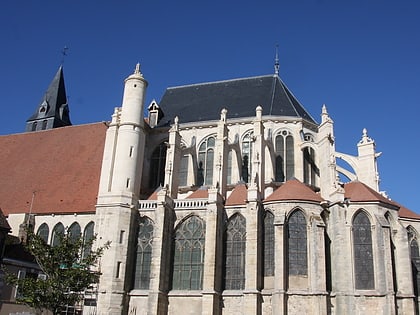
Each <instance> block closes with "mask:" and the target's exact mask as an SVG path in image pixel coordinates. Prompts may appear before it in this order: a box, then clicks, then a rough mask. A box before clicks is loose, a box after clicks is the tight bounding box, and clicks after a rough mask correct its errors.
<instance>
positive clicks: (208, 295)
mask: <svg viewBox="0 0 420 315" xmlns="http://www.w3.org/2000/svg"><path fill="white" fill-rule="evenodd" d="M208 200H209V205H208V207H207V213H206V241H205V242H206V243H205V255H204V272H203V300H202V315H219V314H221V303H220V294H221V287H222V278H223V270H222V268H223V210H224V209H223V199H222V197H221V195H220V194H219V193H218V191H217V189H214V188H212V189H209V199H208Z"/></svg>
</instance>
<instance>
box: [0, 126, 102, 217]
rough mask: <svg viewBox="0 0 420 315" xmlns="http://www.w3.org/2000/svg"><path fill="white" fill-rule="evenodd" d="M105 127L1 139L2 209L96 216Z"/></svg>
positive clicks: (29, 134) (0, 197)
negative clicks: (90, 213) (91, 213)
mask: <svg viewBox="0 0 420 315" xmlns="http://www.w3.org/2000/svg"><path fill="white" fill-rule="evenodd" d="M106 130H107V126H106V125H105V124H104V123H95V124H88V125H79V126H69V127H63V128H57V129H49V130H44V131H37V132H28V133H21V134H14V135H7V136H0V148H1V150H0V174H1V176H0V208H1V209H2V210H3V212H4V214H5V215H6V216H8V215H9V214H11V213H28V212H29V209H30V205H31V200H32V194H33V192H35V196H34V201H33V207H32V212H33V213H39V214H41V213H42V214H45V213H75V212H79V213H80V212H95V205H96V197H97V194H98V187H99V176H100V173H101V164H102V156H103V151H104V142H105V133H106Z"/></svg>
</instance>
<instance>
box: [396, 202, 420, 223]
mask: <svg viewBox="0 0 420 315" xmlns="http://www.w3.org/2000/svg"><path fill="white" fill-rule="evenodd" d="M394 203H395V204H397V205H398V206H399V207H400V209H399V210H398V215H399V216H400V217H401V218H407V219H417V220H419V219H420V215H418V214H417V213H415V212H414V211H411V210H410V209H408V208H406V207H404V206H403V205H400V204H398V203H396V202H395V201H394Z"/></svg>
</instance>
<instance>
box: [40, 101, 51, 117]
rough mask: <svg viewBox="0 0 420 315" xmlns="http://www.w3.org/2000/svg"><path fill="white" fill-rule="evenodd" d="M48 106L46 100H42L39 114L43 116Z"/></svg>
mask: <svg viewBox="0 0 420 315" xmlns="http://www.w3.org/2000/svg"><path fill="white" fill-rule="evenodd" d="M48 108H49V105H48V102H47V101H46V100H44V101H43V102H42V104H41V106H40V107H39V114H41V115H43V116H45V115H46V114H47V112H48Z"/></svg>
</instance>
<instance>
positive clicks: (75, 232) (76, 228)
mask: <svg viewBox="0 0 420 315" xmlns="http://www.w3.org/2000/svg"><path fill="white" fill-rule="evenodd" d="M68 233H69V234H70V238H71V239H72V240H76V239H78V238H79V237H80V235H81V229H80V225H79V223H77V222H74V223H73V224H72V225H70V227H69V230H68Z"/></svg>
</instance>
